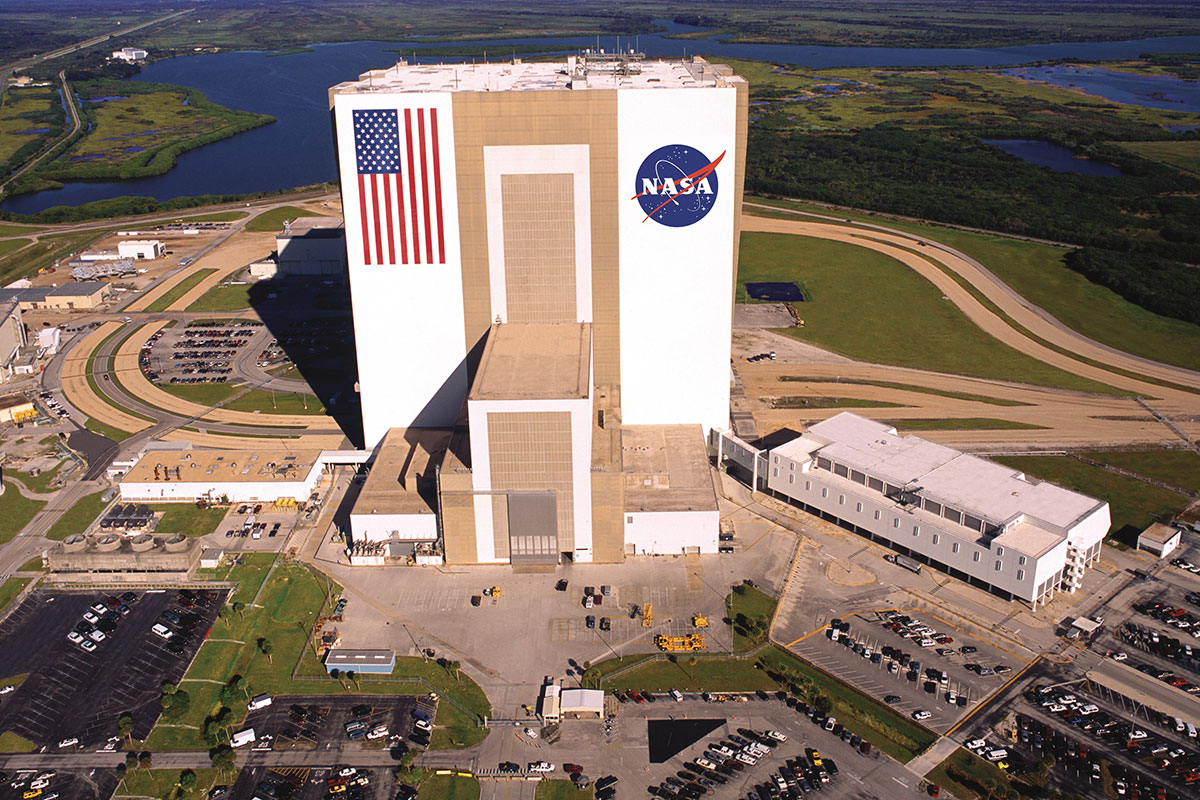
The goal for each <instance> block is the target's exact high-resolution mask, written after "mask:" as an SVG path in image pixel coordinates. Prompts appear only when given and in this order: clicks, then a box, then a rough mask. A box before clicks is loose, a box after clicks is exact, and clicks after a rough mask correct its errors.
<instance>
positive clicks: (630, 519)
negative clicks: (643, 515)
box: [625, 514, 633, 525]
mask: <svg viewBox="0 0 1200 800" xmlns="http://www.w3.org/2000/svg"><path fill="white" fill-rule="evenodd" d="M625 523H626V524H627V525H632V524H633V515H632V514H630V515H629V516H627V517H625Z"/></svg>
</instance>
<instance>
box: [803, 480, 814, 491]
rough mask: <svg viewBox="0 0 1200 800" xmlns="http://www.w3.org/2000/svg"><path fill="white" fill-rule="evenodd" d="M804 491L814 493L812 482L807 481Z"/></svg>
mask: <svg viewBox="0 0 1200 800" xmlns="http://www.w3.org/2000/svg"><path fill="white" fill-rule="evenodd" d="M804 491H806V492H811V491H812V481H805V482H804Z"/></svg>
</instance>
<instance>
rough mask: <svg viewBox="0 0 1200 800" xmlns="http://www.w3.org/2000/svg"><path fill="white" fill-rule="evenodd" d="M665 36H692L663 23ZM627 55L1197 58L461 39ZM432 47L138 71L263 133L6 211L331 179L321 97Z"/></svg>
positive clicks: (1187, 47) (1117, 49) (1168, 46)
mask: <svg viewBox="0 0 1200 800" xmlns="http://www.w3.org/2000/svg"><path fill="white" fill-rule="evenodd" d="M661 24H663V25H664V26H665V27H667V28H668V31H667V32H668V33H670V32H685V31H691V30H695V29H693V28H690V27H687V26H682V25H677V24H675V23H671V22H662V23H661ZM597 43H598V44H599V46H601V47H613V48H616V47H617V46H618V45H619V46H621V47H627V46H634V47H637V48H639V49H640V50H642V51H643V52H645V53H646V54H647V55H648V56H651V57H679V56H682V55H684V54H692V53H707V54H710V55H711V56H713V57H714V58H716V59H720V58H750V59H760V60H767V61H774V62H780V63H788V64H799V65H803V66H808V67H889V66H895V67H910V66H956V65H962V66H977V67H986V66H1007V65H1017V64H1026V63H1030V62H1033V61H1040V60H1048V59H1055V58H1066V57H1074V58H1087V59H1097V60H1098V59H1114V58H1130V57H1135V56H1137V55H1139V54H1141V53H1154V52H1157V53H1162V52H1190V51H1198V50H1200V36H1181V37H1167V38H1159V39H1142V40H1137V41H1127V42H1079V43H1071V44H1044V45H1028V46H1025V47H996V48H988V49H966V50H959V49H952V48H942V49H930V48H886V47H800V46H793V45H768V44H732V43H725V42H721V41H718V40H716V39H707V40H694V39H668V38H665V37H664V36H663V35H662V34H654V35H643V36H638V37H620V38H619V39H618V37H600V38H599V39H597V38H596V37H568V38H552V39H503V40H492V41H474V42H462V43H459V44H466V45H471V46H477V47H483V48H487V49H488V51H489V53H488V54H489V57H491V58H493V59H496V58H503V56H504V48H505V47H506V46H507V47H511V46H514V45H537V46H545V47H546V48H547V49H548V51H552V52H562V53H570V52H576V51H578V50H580V49H582V48H586V47H595V46H597ZM449 44H453V43H450V42H443V43H439V44H437V45H430V44H419V43H411V42H400V43H397V42H349V43H345V44H328V45H318V46H316V47H314V48H312V50H311V51H308V52H301V53H294V54H290V55H280V56H275V55H271V54H269V53H266V52H261V51H239V52H228V53H217V54H212V55H198V56H186V57H180V58H173V59H168V60H165V61H159V62H156V63H154V64H150V65H148V66H147V67H146V68H145V69H143V70H142V72H141V73H140V74H139V75H137V76H136V77H135V78H133V80H140V81H161V82H163V83H174V84H179V85H181V86H191V87H194V88H196V89H199V90H201V91H203V92H204V93H205V94H206V95H208V97H209V99H211V100H213V101H214V102H216V103H220V104H221V105H224V106H228V107H230V108H238V109H242V110H245V111H254V112H258V113H264V114H271V115H273V116H275V117H276V118H277V119H278V121H277V122H276V123H274V124H272V125H266V126H264V127H261V128H256V129H254V130H252V131H247V132H245V133H240V134H238V135H237V136H234V137H233V138H231V139H226V140H224V141H221V142H216V143H214V144H210V145H206V146H204V147H202V148H199V149H197V150H192V151H190V152H188V153H184V154H183V155H181V156H179V159H178V163H177V165H176V166H175V168H174V169H172V170H170V171H169V172H167V173H166V174H165V175H159V176H157V177H153V178H144V179H141V180H132V181H112V182H96V183H71V184H67V185H66V186H65V187H64V188H62V189H60V190H56V191H47V192H38V193H35V194H28V195H21V196H19V197H14V198H9V199H8V200H6V201H5V202H4V203H2V204H0V208H2V209H4V210H5V211H12V212H16V213H24V214H34V213H37V212H38V211H43V210H45V209H47V208H50V207H51V206H56V205H79V204H81V203H87V202H91V201H95V200H105V199H109V198H113V197H121V196H124V195H132V196H146V197H154V198H157V199H158V200H169V199H171V198H175V197H187V196H192V195H201V194H242V193H249V192H261V191H272V190H276V189H286V188H290V187H293V186H304V185H307V184H312V183H320V182H322V181H328V180H333V179H334V178H336V175H337V173H336V165H335V162H334V153H333V137H332V131H331V127H330V126H331V124H330V118H329V107H328V99H327V94H326V91H327V89H328V88H329V87H330V86H332V85H333V84H335V83H340V82H342V81H347V80H354V79H356V78H357V77H358V75H359V74H360V73H362V72H365V71H366V70H368V69H376V68H380V67H387V66H391V65H392V64H394V63H395V62H396V60H397V58H398V57H399V56H398V55H397V53H396V52H395V50H396V49H397V48H398V47H401V46H402V47H403V49H404V54H405V56H406V57H408V58H409V59H410V60H412V59H413V56H412V55H410V53H416V54H417V56H416V60H417V61H419V62H422V63H429V62H432V63H437V62H443V63H451V62H462V61H470V60H472V59H464V58H445V57H421V56H420V55H419V54H420V51H421V50H424V49H428V48H430V47H435V46H436V47H442V46H447V45H449Z"/></svg>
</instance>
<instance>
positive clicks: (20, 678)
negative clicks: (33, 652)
mask: <svg viewBox="0 0 1200 800" xmlns="http://www.w3.org/2000/svg"><path fill="white" fill-rule="evenodd" d="M28 677H29V673H28V672H22V673H20V674H19V675H9V676H8V677H7V678H5V679H4V680H0V686H20V685H21V684H22V683H24V682H25V679H26V678H28Z"/></svg>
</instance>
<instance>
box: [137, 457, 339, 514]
mask: <svg viewBox="0 0 1200 800" xmlns="http://www.w3.org/2000/svg"><path fill="white" fill-rule="evenodd" d="M323 465H324V462H322V460H321V451H319V450H283V449H280V450H253V451H250V450H179V451H162V450H151V451H148V452H147V453H146V454H145V455H143V456H142V457H141V458H140V459H138V462H137V463H136V464H134V465H133V466H132V467H130V468H129V471H128V472H127V473H126V474H125V476H124V477H123V478H122V479H121V500H123V501H126V502H128V501H139V502H170V501H178V502H195V501H197V500H211V501H223V500H228V502H231V503H252V502H253V503H261V502H274V501H276V500H280V499H289V500H296V501H299V502H303V501H306V500H308V498H309V496H310V495H312V492H313V490H314V489H315V488H316V487H317V482H318V481H319V480H320V478H321V469H322V467H323Z"/></svg>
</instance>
